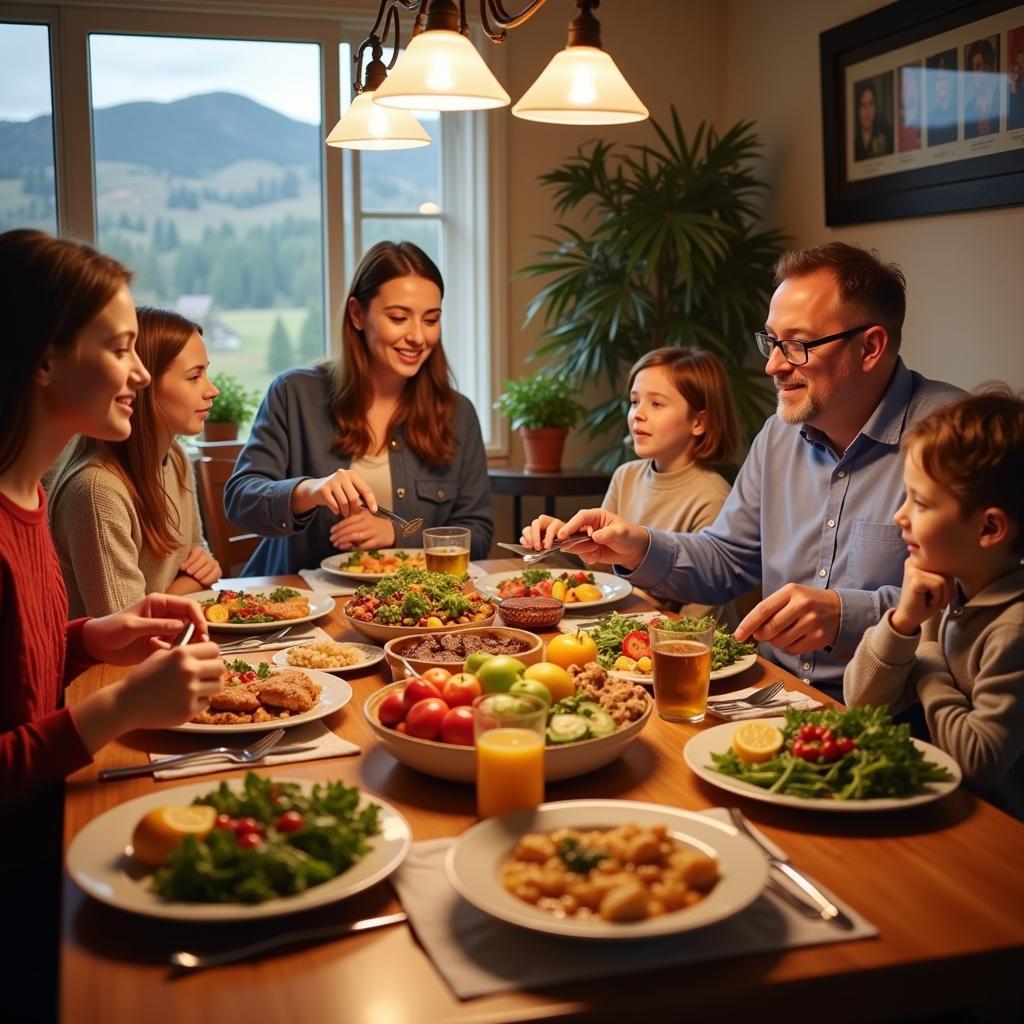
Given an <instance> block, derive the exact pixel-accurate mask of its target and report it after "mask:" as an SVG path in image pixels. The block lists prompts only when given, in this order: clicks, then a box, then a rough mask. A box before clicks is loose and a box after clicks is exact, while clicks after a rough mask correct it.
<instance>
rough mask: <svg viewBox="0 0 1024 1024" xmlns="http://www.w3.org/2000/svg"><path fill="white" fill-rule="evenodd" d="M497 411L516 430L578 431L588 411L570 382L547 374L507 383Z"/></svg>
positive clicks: (497, 403) (498, 400) (497, 405)
mask: <svg viewBox="0 0 1024 1024" xmlns="http://www.w3.org/2000/svg"><path fill="white" fill-rule="evenodd" d="M494 408H495V409H500V410H501V411H502V412H503V413H505V415H506V416H508V418H509V419H510V420H511V421H512V429H513V430H517V429H518V428H519V427H527V428H529V429H531V430H536V429H537V428H538V427H575V426H576V424H577V423H579V421H580V417H582V415H583V413H584V412H585V411H586V410H585V409H584V408H583V406H582V405H580V403H579V402H577V401H576V393H575V391H574V390H573V387H572V385H571V384H570V383H569V382H568V381H567V380H565V379H564V378H556V377H548V376H545V375H544V374H538V375H537V376H536V377H523V378H522V379H521V380H507V381H505V390H504V391H503V392H502V394H501V395H500V396H499V397H498V399H497V401H496V402H495V403H494Z"/></svg>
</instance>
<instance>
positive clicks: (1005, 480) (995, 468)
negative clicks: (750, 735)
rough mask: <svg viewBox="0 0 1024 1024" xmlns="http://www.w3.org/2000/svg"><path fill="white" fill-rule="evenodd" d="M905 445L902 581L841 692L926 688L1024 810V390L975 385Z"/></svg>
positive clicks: (923, 697) (867, 694) (956, 736)
mask: <svg viewBox="0 0 1024 1024" xmlns="http://www.w3.org/2000/svg"><path fill="white" fill-rule="evenodd" d="M902 447H903V453H904V467H903V479H904V483H905V484H906V489H907V496H906V500H905V501H904V502H903V505H902V506H901V507H900V509H899V510H898V511H897V513H896V515H895V516H894V519H895V521H896V523H897V524H898V525H899V526H900V527H901V529H902V530H903V537H904V540H905V541H906V544H907V549H908V551H909V557H908V558H907V561H906V565H905V568H904V573H903V589H902V590H901V592H900V600H899V604H898V605H897V606H896V608H895V609H893V610H891V611H889V612H886V614H885V615H883V616H882V619H881V621H880V622H879V623H878V625H877V626H873V627H872V628H871V629H869V630H868V631H867V633H865V634H864V639H863V640H862V641H861V642H860V644H859V646H858V647H857V653H856V654H855V655H854V657H853V660H852V661H851V662H850V664H849V665H847V667H846V672H845V674H844V676H843V696H844V700H845V701H846V703H847V704H886V705H889V706H890V708H891V710H892V711H893V713H894V714H895V713H898V712H901V711H903V710H905V709H906V708H908V707H910V706H911V705H912V704H914V703H915V702H917V701H919V702H920V704H921V706H922V708H923V709H924V717H925V720H926V722H927V723H928V731H929V732H930V734H931V738H932V741H933V742H934V743H936V744H938V745H939V746H940V747H941V748H942V749H943V750H945V751H946V752H947V753H948V754H951V755H952V756H953V757H955V758H956V760H957V761H958V762H959V763H960V767H961V768H962V769H963V773H964V780H965V781H966V782H967V784H968V785H970V786H971V787H972V788H974V789H976V790H979V791H981V792H983V793H985V794H986V795H987V796H989V797H990V798H991V799H992V800H993V801H994V802H996V803H998V804H1001V805H1002V806H1003V807H1004V809H1006V810H1008V811H1009V812H1010V813H1011V814H1014V815H1016V816H1017V817H1018V818H1024V568H1022V567H1021V558H1022V556H1024V491H1022V489H1021V481H1022V480H1024V401H1022V400H1021V399H1019V398H1015V397H1013V395H1012V394H1010V393H1009V391H1008V390H1007V389H1002V390H995V391H987V392H983V393H981V394H978V395H972V396H971V397H969V398H965V399H963V400H961V401H959V402H957V403H955V404H953V405H950V406H947V407H946V408H944V409H939V410H937V411H936V412H934V413H932V414H931V415H930V416H927V417H925V418H924V419H923V420H919V421H918V422H917V423H915V424H914V425H913V426H912V427H911V428H910V429H909V430H908V431H907V432H906V433H905V434H904V435H903V444H902ZM940 611H941V612H942V614H941V617H940V615H939V612H940Z"/></svg>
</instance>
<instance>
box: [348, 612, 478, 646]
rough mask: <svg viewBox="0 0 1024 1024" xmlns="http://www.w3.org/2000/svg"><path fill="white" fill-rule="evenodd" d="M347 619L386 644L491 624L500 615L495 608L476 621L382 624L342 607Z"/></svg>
mask: <svg viewBox="0 0 1024 1024" xmlns="http://www.w3.org/2000/svg"><path fill="white" fill-rule="evenodd" d="M342 615H343V616H344V618H345V621H346V622H347V623H348V624H349V625H350V626H351V627H352V628H353V629H354V630H355V631H356V632H357V633H359V634H360V635H361V636H365V637H366V639H367V640H372V641H373V642H374V643H376V644H386V643H387V642H388V641H389V640H395V639H397V638H399V637H403V636H428V635H429V634H431V633H456V632H460V631H461V630H464V629H478V628H480V627H481V626H490V625H491V624H492V623H493V622H494V620H495V619H496V618H497V617H498V612H497V610H495V612H494V614H493V615H489V616H488V617H487V618H486V619H479V620H478V621H476V622H464V623H461V624H460V623H455V624H453V625H450V626H382V625H381V624H380V623H378V622H364V621H363V620H362V619H354V618H352V616H351V615H349V613H348V606H347V605H346V606H345V608H343V609H342Z"/></svg>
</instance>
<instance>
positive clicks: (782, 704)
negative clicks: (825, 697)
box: [708, 686, 822, 722]
mask: <svg viewBox="0 0 1024 1024" xmlns="http://www.w3.org/2000/svg"><path fill="white" fill-rule="evenodd" d="M758 689H759V687H757V686H748V687H747V688H746V689H745V690H734V691H733V692H732V693H716V694H715V695H714V697H709V698H708V714H711V715H714V716H715V718H723V719H725V721H727V722H740V721H743V720H744V719H746V718H778V717H779V716H780V715H782V714H784V713H785V710H786V708H794V709H795V710H797V711H813V710H814V708H820V707H821V706H822V703H821V701H820V700H815V699H814V698H813V697H809V696H808V695H807V694H806V693H801V692H800V691H799V690H782V691H780V692H779V693H778V694H776V696H774V697H773V698H772V700H771V707H767V708H759V707H757V705H751V706H748V707H746V708H739V709H738V710H729V711H726V710H725V709H724V708H718V707H716V706H715V705H716V702H718V701H721V702H724V703H727V704H728V703H732V702H733V701H737V700H744V699H745V698H746V697H749V696H750V695H751V694H752V693H754V692H755V690H758Z"/></svg>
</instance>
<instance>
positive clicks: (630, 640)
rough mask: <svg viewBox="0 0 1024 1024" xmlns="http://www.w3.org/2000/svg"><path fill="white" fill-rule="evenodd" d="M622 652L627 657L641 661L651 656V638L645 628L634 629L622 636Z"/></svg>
mask: <svg viewBox="0 0 1024 1024" xmlns="http://www.w3.org/2000/svg"><path fill="white" fill-rule="evenodd" d="M622 653H623V654H624V655H625V656H626V657H627V658H632V659H633V660H634V661H639V660H640V659H641V658H649V657H650V656H651V638H650V636H649V635H648V634H647V633H645V632H644V631H643V630H640V629H634V630H631V631H630V632H629V633H627V634H626V635H625V636H624V637H623V638H622Z"/></svg>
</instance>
